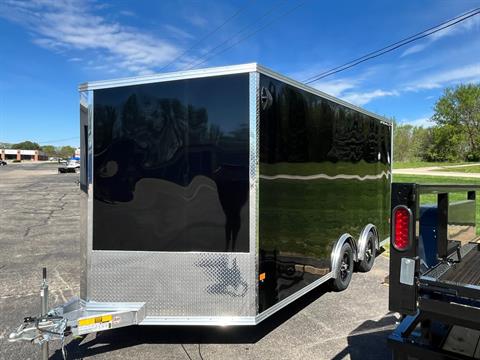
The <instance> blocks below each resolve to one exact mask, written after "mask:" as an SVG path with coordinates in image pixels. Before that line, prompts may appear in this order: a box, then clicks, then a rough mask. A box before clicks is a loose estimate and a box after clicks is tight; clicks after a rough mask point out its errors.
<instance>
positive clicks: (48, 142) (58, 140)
mask: <svg viewBox="0 0 480 360" xmlns="http://www.w3.org/2000/svg"><path fill="white" fill-rule="evenodd" d="M76 139H80V136H75V137H71V138H66V139H57V140H48V141H39V142H38V144H40V145H41V144H47V145H49V144H54V143H58V142H62V141H68V140H76Z"/></svg>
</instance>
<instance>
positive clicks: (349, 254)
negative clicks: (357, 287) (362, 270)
mask: <svg viewBox="0 0 480 360" xmlns="http://www.w3.org/2000/svg"><path fill="white" fill-rule="evenodd" d="M338 262H339V264H338V266H337V267H336V268H337V273H336V274H335V275H336V276H335V278H334V279H333V283H332V287H333V290H334V291H343V290H345V289H346V288H347V287H348V285H349V284H350V280H352V274H353V250H352V247H351V246H350V244H349V243H345V244H343V246H342V250H341V251H340V256H339V257H338Z"/></svg>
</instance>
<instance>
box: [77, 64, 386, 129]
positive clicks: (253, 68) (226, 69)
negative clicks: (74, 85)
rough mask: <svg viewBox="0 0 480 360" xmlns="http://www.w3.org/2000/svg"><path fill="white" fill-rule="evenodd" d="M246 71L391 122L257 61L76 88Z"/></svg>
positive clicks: (133, 83)
mask: <svg viewBox="0 0 480 360" xmlns="http://www.w3.org/2000/svg"><path fill="white" fill-rule="evenodd" d="M248 72H259V73H261V74H264V75H267V76H270V77H272V78H274V79H277V80H279V81H282V82H284V83H287V84H290V85H292V86H294V87H296V88H299V89H302V90H304V91H307V92H309V93H312V94H315V95H318V96H321V97H323V98H325V99H327V100H330V101H333V102H335V103H337V104H340V105H343V106H346V107H348V108H350V109H352V110H355V111H358V112H361V113H363V114H365V115H368V116H371V117H373V118H376V119H377V120H380V121H382V122H384V123H386V124H388V125H391V124H392V122H391V121H390V120H389V119H387V118H385V117H383V116H381V115H378V114H375V113H373V112H371V111H368V110H365V109H363V108H361V107H359V106H356V105H353V104H350V103H348V102H346V101H344V100H341V99H339V98H336V97H335V96H332V95H329V94H327V93H324V92H323V91H320V90H318V89H315V88H314V87H311V86H309V85H306V84H303V83H301V82H299V81H297V80H294V79H292V78H289V77H287V76H284V75H282V74H279V73H277V72H275V71H273V70H270V69H269V68H266V67H265V66H262V65H260V64H257V63H247V64H239V65H230V66H220V67H212V68H204V69H195V70H185V71H175V72H169V73H163V74H153V75H142V76H133V77H127V78H120V79H112V80H100V81H91V82H85V83H82V84H80V85H79V87H78V90H79V91H88V90H99V89H109V88H114V87H122V86H133V85H141V84H150V83H156V82H164V81H175V80H182V79H194V78H202V77H209V76H220V75H230V74H241V73H248Z"/></svg>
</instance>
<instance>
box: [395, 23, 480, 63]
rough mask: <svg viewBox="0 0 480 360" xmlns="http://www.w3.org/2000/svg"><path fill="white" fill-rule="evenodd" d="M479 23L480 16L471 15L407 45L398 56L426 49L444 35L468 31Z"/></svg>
mask: <svg viewBox="0 0 480 360" xmlns="http://www.w3.org/2000/svg"><path fill="white" fill-rule="evenodd" d="M479 25H480V17H478V16H474V17H471V18H469V19H467V20H465V21H463V22H461V23H457V24H455V25H453V26H451V27H448V28H445V29H442V30H440V31H438V32H436V33H433V34H432V35H430V36H428V37H427V38H424V39H422V40H420V41H423V42H422V43H420V44H415V45H413V46H410V47H408V48H407V49H406V50H405V51H404V52H403V53H402V55H400V57H404V56H407V55H411V54H415V53H418V52H420V51H423V50H424V49H426V48H427V47H428V46H430V45H431V44H432V43H434V42H436V41H438V40H440V39H442V38H444V37H446V36H451V35H454V34H457V33H462V32H466V31H470V30H472V29H473V28H478V27H479Z"/></svg>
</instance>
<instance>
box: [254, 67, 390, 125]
mask: <svg viewBox="0 0 480 360" xmlns="http://www.w3.org/2000/svg"><path fill="white" fill-rule="evenodd" d="M257 71H258V72H259V73H261V74H264V75H268V76H270V77H272V78H274V79H277V80H280V81H282V82H284V83H287V84H290V85H292V86H295V87H297V88H299V89H302V90H304V91H307V92H309V93H312V94H315V95H318V96H321V97H323V98H325V99H327V100H330V101H333V102H335V103H337V104H340V105H343V106H346V107H348V108H350V109H352V110H355V111H358V112H361V113H363V114H365V115H368V116H371V117H373V118H375V119H377V120H380V121H382V122H385V123H387V124H388V125H390V126H391V125H392V121H391V120H390V119H387V118H386V117H384V116H381V115H378V114H375V113H373V112H371V111H368V110H366V109H363V108H361V107H359V106H356V105H353V104H350V103H349V102H347V101H344V100H342V99H339V98H337V97H335V96H332V95H329V94H327V93H324V92H323V91H320V90H318V89H315V88H314V87H311V86H309V85H307V84H304V83H301V82H300V81H297V80H294V79H292V78H289V77H288V76H285V75H282V74H279V73H277V72H275V71H273V70H270V69H269V68H266V67H265V66H262V65H260V64H257Z"/></svg>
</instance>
